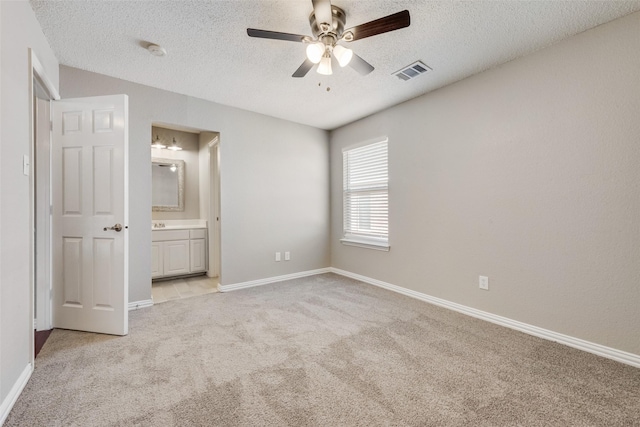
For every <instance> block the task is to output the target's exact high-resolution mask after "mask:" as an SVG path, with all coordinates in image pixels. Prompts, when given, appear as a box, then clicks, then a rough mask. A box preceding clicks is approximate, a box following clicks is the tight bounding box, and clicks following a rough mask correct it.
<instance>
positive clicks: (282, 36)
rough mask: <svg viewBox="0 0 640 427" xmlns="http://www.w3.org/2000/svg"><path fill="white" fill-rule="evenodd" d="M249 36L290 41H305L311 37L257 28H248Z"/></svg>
mask: <svg viewBox="0 0 640 427" xmlns="http://www.w3.org/2000/svg"><path fill="white" fill-rule="evenodd" d="M247 34H248V35H249V37H258V38H261V39H273V40H285V41H290V42H301V43H302V42H305V41H306V40H308V39H310V37H309V36H303V35H300V34H290V33H279V32H277V31H267V30H256V29H255V28H247Z"/></svg>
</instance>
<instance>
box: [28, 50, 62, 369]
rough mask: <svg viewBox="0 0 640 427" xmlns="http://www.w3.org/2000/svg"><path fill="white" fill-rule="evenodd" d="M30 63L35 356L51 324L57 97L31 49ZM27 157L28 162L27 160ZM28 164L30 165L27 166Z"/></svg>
mask: <svg viewBox="0 0 640 427" xmlns="http://www.w3.org/2000/svg"><path fill="white" fill-rule="evenodd" d="M29 54H30V59H31V64H30V71H31V76H30V77H31V79H30V80H31V88H30V89H31V90H30V94H29V97H30V102H31V109H30V111H31V149H30V155H29V158H26V159H25V162H24V163H25V173H27V174H29V175H30V180H29V181H30V182H29V186H30V199H31V210H30V211H31V218H30V223H31V230H32V238H31V285H32V287H31V288H32V295H33V313H32V314H33V319H34V336H33V339H32V340H31V342H32V343H33V352H32V354H33V357H34V358H35V357H36V356H37V354H38V352H39V351H40V349H41V348H42V346H43V345H44V343H45V341H46V340H47V338H48V337H49V334H50V333H51V329H52V323H51V289H52V288H51V284H52V280H51V278H52V274H51V272H52V262H51V241H52V240H51V107H50V105H51V103H50V101H51V100H56V99H59V98H60V96H59V95H58V92H57V90H56V89H55V87H54V86H53V85H52V84H51V82H50V80H49V78H48V77H47V75H46V73H45V72H44V69H43V67H42V65H41V63H40V61H39V60H38V58H37V56H36V55H35V53H34V52H33V51H30V52H29ZM29 159H31V161H29ZM29 163H31V165H30V166H29Z"/></svg>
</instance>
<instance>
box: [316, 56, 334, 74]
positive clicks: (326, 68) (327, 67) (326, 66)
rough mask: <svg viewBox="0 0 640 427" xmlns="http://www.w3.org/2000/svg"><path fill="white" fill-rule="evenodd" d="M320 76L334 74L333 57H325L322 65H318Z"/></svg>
mask: <svg viewBox="0 0 640 427" xmlns="http://www.w3.org/2000/svg"><path fill="white" fill-rule="evenodd" d="M318 74H323V75H325V76H330V75H331V74H333V73H332V71H331V57H330V56H323V57H322V59H321V60H320V65H318Z"/></svg>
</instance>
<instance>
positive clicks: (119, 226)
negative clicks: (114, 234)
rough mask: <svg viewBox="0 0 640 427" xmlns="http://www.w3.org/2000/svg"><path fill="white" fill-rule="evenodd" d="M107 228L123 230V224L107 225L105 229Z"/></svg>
mask: <svg viewBox="0 0 640 427" xmlns="http://www.w3.org/2000/svg"><path fill="white" fill-rule="evenodd" d="M107 230H116V231H122V224H116V225H114V226H113V227H105V228H104V231H107Z"/></svg>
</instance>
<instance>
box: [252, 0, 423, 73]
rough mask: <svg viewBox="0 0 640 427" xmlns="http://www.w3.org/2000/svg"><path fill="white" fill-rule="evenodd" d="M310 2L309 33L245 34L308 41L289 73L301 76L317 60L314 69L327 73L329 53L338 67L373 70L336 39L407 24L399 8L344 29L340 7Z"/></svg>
mask: <svg viewBox="0 0 640 427" xmlns="http://www.w3.org/2000/svg"><path fill="white" fill-rule="evenodd" d="M311 2H312V4H313V12H312V13H311V15H310V16H309V24H310V25H311V32H312V33H313V37H309V36H304V35H300V34H289V33H281V32H277V31H267V30H258V29H255V28H247V34H248V35H249V37H257V38H264V39H273V40H284V41H293V42H299V43H308V44H309V45H308V46H307V49H306V53H307V55H306V56H307V58H306V59H305V61H304V62H303V63H302V65H300V67H299V68H298V69H297V70H296V71H295V72H294V73H293V76H292V77H304V76H305V75H307V73H308V72H309V70H311V68H313V66H314V65H316V64H318V68H317V70H316V71H317V72H318V73H319V74H323V75H331V74H332V70H331V57H332V56H334V57H335V58H336V60H337V61H338V64H340V67H346V66H347V65H350V66H351V68H353V69H354V70H356V71H357V72H358V73H360V74H361V75H367V74H369V73H370V72H372V71H373V70H374V67H373V66H372V65H371V64H369V63H368V62H367V61H365V60H364V59H362V58H360V57H359V56H358V55H356V54H355V53H353V51H352V50H351V49H347V48H345V47H344V46H342V45H340V44H338V42H347V43H348V42H352V41H354V40H360V39H364V38H367V37H371V36H375V35H378V34H383V33H387V32H389V31H395V30H399V29H401V28H405V27H408V26H409V25H410V24H411V18H410V15H409V11H408V10H403V11H402V12H398V13H394V14H392V15H389V16H385V17H383V18H380V19H376V20H374V21H370V22H367V23H365V24H361V25H357V26H355V27H352V28H349V29H347V30H345V29H344V26H345V23H346V21H347V14H346V12H345V11H344V10H342V9H341V8H339V7H338V6H334V5H332V4H331V0H312V1H311Z"/></svg>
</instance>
